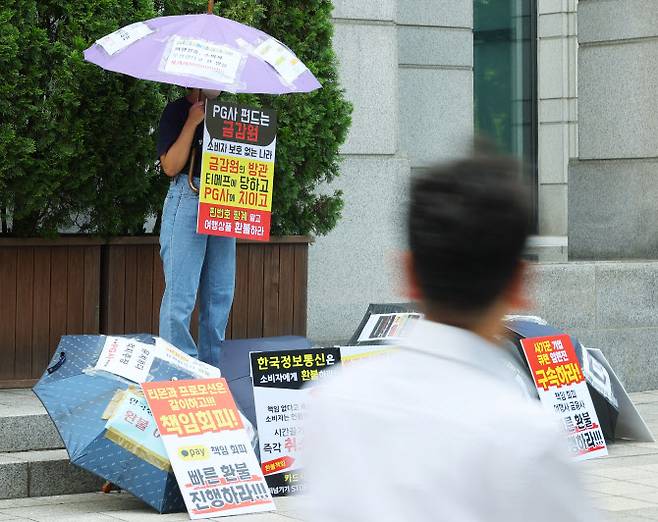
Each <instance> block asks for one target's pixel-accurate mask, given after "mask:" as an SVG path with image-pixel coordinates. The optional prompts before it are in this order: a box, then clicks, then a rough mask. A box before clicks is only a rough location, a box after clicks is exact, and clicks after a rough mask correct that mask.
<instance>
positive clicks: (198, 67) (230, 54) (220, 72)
mask: <svg viewBox="0 0 658 522" xmlns="http://www.w3.org/2000/svg"><path fill="white" fill-rule="evenodd" d="M246 61H247V54H246V53H245V52H244V51H242V50H240V49H236V48H234V47H230V46H228V45H225V44H216V43H213V42H209V41H207V40H202V39H200V38H188V37H184V36H173V37H172V38H170V40H169V43H168V44H167V47H166V49H165V51H164V53H163V55H162V62H161V63H160V70H161V71H163V72H166V73H169V74H176V75H179V76H184V77H185V76H197V77H199V78H207V79H209V80H213V81H216V82H221V83H223V84H227V85H236V86H238V82H237V78H238V77H239V76H240V74H241V72H242V69H243V68H244V66H245V64H246Z"/></svg>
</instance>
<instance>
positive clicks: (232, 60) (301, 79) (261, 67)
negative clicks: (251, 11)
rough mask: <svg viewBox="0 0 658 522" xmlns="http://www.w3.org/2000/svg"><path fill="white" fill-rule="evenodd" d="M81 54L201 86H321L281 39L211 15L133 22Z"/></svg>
mask: <svg viewBox="0 0 658 522" xmlns="http://www.w3.org/2000/svg"><path fill="white" fill-rule="evenodd" d="M84 56H85V59H86V60H87V61H89V62H91V63H94V64H96V65H99V66H100V67H102V68H103V69H107V70H108V71H114V72H118V73H123V74H127V75H129V76H133V77H135V78H140V79H143V80H152V81H156V82H163V83H170V84H174V85H181V86H185V87H192V88H199V89H212V90H221V91H228V92H232V93H260V94H284V93H293V92H310V91H313V90H315V89H318V88H320V87H321V85H320V82H318V80H317V79H316V78H315V76H313V74H312V73H311V71H309V70H308V68H307V67H306V66H305V65H304V64H303V63H302V62H301V61H300V60H299V59H298V58H297V57H296V56H295V54H294V53H293V52H292V51H290V49H288V48H287V47H286V46H285V45H283V44H282V43H281V42H279V41H278V40H276V39H275V38H273V37H271V36H269V35H268V34H267V33H264V32H263V31H260V30H258V29H255V28H253V27H249V26H247V25H244V24H241V23H238V22H235V21H233V20H229V19H227V18H222V17H220V16H216V15H214V14H198V15H183V16H164V17H159V18H153V19H151V20H147V21H145V22H137V23H134V24H131V25H128V26H126V27H123V28H121V29H119V30H118V31H115V32H113V33H111V34H109V35H107V36H105V37H103V38H101V39H100V40H97V41H96V43H95V44H94V45H92V46H91V47H90V48H89V49H87V50H86V51H85V52H84Z"/></svg>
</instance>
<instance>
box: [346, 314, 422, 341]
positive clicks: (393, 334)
mask: <svg viewBox="0 0 658 522" xmlns="http://www.w3.org/2000/svg"><path fill="white" fill-rule="evenodd" d="M422 317H423V315H422V314H418V313H394V314H372V315H371V316H370V317H369V318H368V322H367V323H366V325H365V326H364V327H363V330H362V331H361V334H360V335H359V339H358V340H357V343H371V342H374V341H377V342H385V341H397V340H400V339H401V338H402V337H403V336H404V333H405V331H407V329H408V328H409V326H410V325H411V324H413V321H414V320H416V319H422Z"/></svg>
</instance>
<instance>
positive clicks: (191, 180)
mask: <svg viewBox="0 0 658 522" xmlns="http://www.w3.org/2000/svg"><path fill="white" fill-rule="evenodd" d="M214 5H215V0H208V13H212V7H213V6H214ZM200 99H201V89H197V91H196V101H197V102H198V101H199V100H200ZM195 132H196V131H195ZM195 157H196V148H195V147H194V140H192V147H191V150H190V168H189V169H188V171H187V184H188V185H189V186H190V189H191V190H192V192H194V193H195V194H198V193H199V189H198V187H196V186H195V185H194V158H195Z"/></svg>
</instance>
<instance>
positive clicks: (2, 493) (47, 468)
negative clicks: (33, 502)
mask: <svg viewBox="0 0 658 522" xmlns="http://www.w3.org/2000/svg"><path fill="white" fill-rule="evenodd" d="M102 483H103V481H102V480H101V479H100V478H98V477H96V476H95V475H92V474H91V473H89V472H87V471H85V470H83V469H81V468H79V467H77V466H74V465H73V464H71V463H70V462H69V456H68V453H67V452H66V450H62V449H56V450H39V451H36V450H32V451H14V452H6V453H0V499H5V498H25V497H43V496H50V495H64V494H71V493H86V492H91V491H99V490H100V488H101V485H102Z"/></svg>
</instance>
